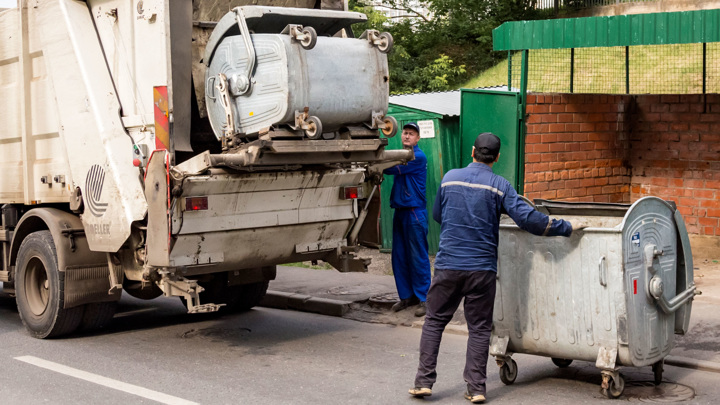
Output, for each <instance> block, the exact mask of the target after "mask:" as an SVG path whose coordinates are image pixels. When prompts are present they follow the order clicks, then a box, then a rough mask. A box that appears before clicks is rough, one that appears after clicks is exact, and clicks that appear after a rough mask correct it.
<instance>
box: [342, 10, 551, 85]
mask: <svg viewBox="0 0 720 405" xmlns="http://www.w3.org/2000/svg"><path fill="white" fill-rule="evenodd" d="M368 3H369V0H350V2H349V5H350V10H352V11H358V12H362V13H365V14H368V22H367V23H366V24H362V25H358V26H355V27H353V31H354V33H355V35H356V36H359V35H360V34H362V32H363V31H364V30H365V29H376V30H379V31H388V32H390V33H391V34H392V36H393V38H394V40H395V46H394V48H393V52H392V53H391V54H390V56H389V57H388V63H389V65H390V91H391V93H393V94H398V93H409V92H426V91H443V90H450V89H454V88H457V87H458V86H459V85H460V84H462V83H465V82H467V81H468V80H469V79H470V78H472V77H474V76H476V75H477V74H478V73H479V72H482V71H484V70H486V69H488V68H490V67H492V66H494V65H495V64H497V63H498V62H499V61H501V60H503V59H505V58H506V57H507V54H506V53H504V52H493V50H492V30H493V29H495V28H496V27H498V26H499V25H500V24H502V23H503V22H505V21H513V20H527V19H535V18H542V17H547V15H548V12H550V11H538V10H536V9H535V8H534V5H535V3H536V0H473V1H468V0H426V1H425V4H426V5H427V8H428V9H429V13H428V15H425V14H424V13H423V12H422V10H417V9H414V8H413V7H411V4H412V3H411V2H410V1H409V0H382V1H381V6H378V7H376V8H372V7H369V6H367V5H366V4H368ZM382 9H394V10H403V12H404V14H405V15H408V16H413V18H401V19H389V18H387V17H385V16H384V15H383V13H382V12H380V11H379V10H382Z"/></svg>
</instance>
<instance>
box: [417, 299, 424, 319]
mask: <svg viewBox="0 0 720 405" xmlns="http://www.w3.org/2000/svg"><path fill="white" fill-rule="evenodd" d="M426 310H427V308H426V304H425V301H420V306H419V307H418V309H416V310H415V316H417V317H421V316H425V312H426Z"/></svg>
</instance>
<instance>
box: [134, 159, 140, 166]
mask: <svg viewBox="0 0 720 405" xmlns="http://www.w3.org/2000/svg"><path fill="white" fill-rule="evenodd" d="M133 166H135V167H140V159H133Z"/></svg>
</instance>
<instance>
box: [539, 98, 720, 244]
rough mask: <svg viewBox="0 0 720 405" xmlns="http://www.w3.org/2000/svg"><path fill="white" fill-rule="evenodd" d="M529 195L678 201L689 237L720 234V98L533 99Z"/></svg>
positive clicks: (563, 198)
mask: <svg viewBox="0 0 720 405" xmlns="http://www.w3.org/2000/svg"><path fill="white" fill-rule="evenodd" d="M527 113H528V120H527V123H528V126H527V138H526V165H525V195H526V196H527V197H528V198H530V199H533V198H545V199H558V200H565V201H593V202H626V203H627V202H633V201H636V200H637V199H639V198H641V197H644V196H647V195H653V196H658V197H661V198H664V199H668V200H673V201H675V202H676V203H677V204H678V208H679V210H680V212H681V213H682V214H683V216H684V218H685V221H686V224H687V226H688V231H689V232H690V233H692V234H698V235H714V236H720V201H719V200H720V95H708V96H705V97H703V96H700V95H682V96H678V95H664V96H650V95H641V96H609V95H582V94H563V95H558V94H537V95H529V96H528V107H527Z"/></svg>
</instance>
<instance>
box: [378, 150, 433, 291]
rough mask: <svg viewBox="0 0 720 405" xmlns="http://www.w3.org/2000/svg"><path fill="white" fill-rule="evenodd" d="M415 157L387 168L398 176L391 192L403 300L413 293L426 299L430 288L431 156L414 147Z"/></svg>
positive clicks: (395, 255) (397, 278)
mask: <svg viewBox="0 0 720 405" xmlns="http://www.w3.org/2000/svg"><path fill="white" fill-rule="evenodd" d="M413 151H414V152H415V159H414V160H411V161H410V162H408V164H407V165H397V166H395V167H391V168H389V169H386V170H385V171H384V173H385V174H389V175H393V176H395V183H394V184H393V188H392V191H391V193H390V207H392V208H394V209H395V214H394V215H393V242H392V267H393V274H394V275H395V285H396V287H397V290H398V295H399V296H400V299H408V298H412V297H413V296H415V297H417V298H418V299H419V300H420V301H422V302H425V300H426V297H427V291H428V289H429V288H430V281H431V274H430V260H429V259H428V242H427V235H428V213H427V208H426V205H427V199H426V197H425V183H426V180H427V157H425V153H423V151H422V150H420V148H419V147H417V146H415V147H414V148H413Z"/></svg>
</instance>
